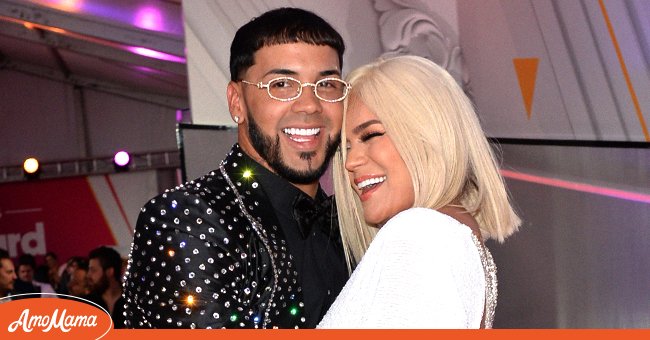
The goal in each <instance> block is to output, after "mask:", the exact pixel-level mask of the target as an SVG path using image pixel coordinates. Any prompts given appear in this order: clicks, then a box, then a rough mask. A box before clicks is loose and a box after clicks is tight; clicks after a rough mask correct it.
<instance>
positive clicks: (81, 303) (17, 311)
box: [0, 294, 113, 340]
mask: <svg viewBox="0 0 650 340" xmlns="http://www.w3.org/2000/svg"><path fill="white" fill-rule="evenodd" d="M43 295H44V296H47V295H46V294H43ZM48 295H51V296H49V297H41V298H25V297H27V296H21V295H14V296H12V297H10V298H11V299H12V300H10V301H7V300H8V299H7V298H3V299H0V338H2V339H3V340H4V339H43V338H45V337H47V339H57V337H58V338H65V339H100V338H102V337H103V336H104V335H106V334H107V333H108V331H109V330H110V329H111V328H113V322H112V320H111V317H110V315H109V314H108V312H107V311H106V310H104V309H103V308H101V307H99V306H98V305H97V304H95V303H93V302H90V301H87V300H84V299H81V298H78V297H74V296H69V295H62V294H48ZM20 297H23V299H17V298H20ZM3 302H4V303H3Z"/></svg>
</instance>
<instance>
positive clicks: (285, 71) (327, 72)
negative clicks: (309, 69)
mask: <svg viewBox="0 0 650 340" xmlns="http://www.w3.org/2000/svg"><path fill="white" fill-rule="evenodd" d="M269 74H277V75H282V76H296V75H298V72H296V71H293V70H290V69H286V68H274V69H272V70H269V71H268V72H266V73H264V75H263V76H262V77H266V76H268V75H269ZM318 74H319V75H320V76H321V77H327V76H341V72H340V71H339V70H336V69H334V70H325V71H320V72H319V73H318Z"/></svg>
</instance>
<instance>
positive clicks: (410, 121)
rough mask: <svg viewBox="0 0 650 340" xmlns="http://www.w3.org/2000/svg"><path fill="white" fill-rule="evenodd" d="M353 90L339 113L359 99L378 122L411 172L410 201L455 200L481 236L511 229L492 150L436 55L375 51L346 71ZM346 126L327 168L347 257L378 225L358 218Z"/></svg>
mask: <svg viewBox="0 0 650 340" xmlns="http://www.w3.org/2000/svg"><path fill="white" fill-rule="evenodd" d="M347 81H348V82H350V84H351V85H352V90H351V92H350V94H349V95H348V97H347V99H346V101H345V113H344V122H345V116H346V115H347V111H348V108H349V107H351V105H352V104H354V103H358V102H361V103H363V104H364V105H365V106H366V107H367V108H368V109H369V110H370V111H371V112H373V113H375V114H376V115H377V117H378V118H379V120H380V121H381V122H382V124H383V125H384V128H385V129H386V132H387V135H388V136H389V137H390V138H391V140H392V141H393V143H394V144H395V148H396V149H397V151H398V152H399V153H400V155H401V157H402V159H403V160H404V162H405V163H406V166H407V168H408V170H409V173H410V175H411V180H412V182H413V188H414V191H415V202H414V207H426V208H431V209H440V208H442V207H444V206H446V205H453V204H454V203H459V202H460V203H461V204H462V205H463V207H464V208H465V209H466V210H467V211H468V212H469V213H470V214H472V216H474V218H475V219H476V220H477V222H478V223H479V226H480V230H481V233H482V235H483V237H484V239H488V238H492V239H496V240H498V241H499V242H503V240H504V239H505V238H506V237H508V236H509V235H511V234H512V233H513V232H515V231H516V230H517V228H518V227H519V224H520V223H521V221H520V220H519V218H518V217H517V214H516V213H515V212H514V210H513V208H512V206H511V204H510V201H509V199H508V193H507V191H506V187H505V184H504V182H503V178H502V177H501V175H500V174H499V169H498V165H497V162H496V158H495V156H494V154H493V151H492V149H491V147H490V145H489V143H488V141H487V138H486V137H485V134H484V133H483V130H482V129H481V126H480V123H479V120H478V117H477V116H476V113H475V112H474V108H473V106H472V103H471V102H470V100H469V98H467V96H466V95H465V93H464V92H463V90H462V89H461V88H460V86H458V84H457V83H456V81H455V80H454V79H453V78H452V77H451V76H450V75H449V73H447V71H445V70H444V69H443V68H441V67H439V66H438V65H436V64H435V63H433V62H431V61H429V60H427V59H424V58H421V57H416V56H399V57H394V58H390V59H379V60H377V61H376V62H373V63H371V64H368V65H365V66H362V67H360V68H358V69H356V70H354V71H353V72H352V73H351V74H350V75H349V76H348V78H347ZM346 138H347V137H346V134H345V127H344V128H343V131H342V132H341V140H342V142H341V146H342V147H341V148H339V150H338V151H337V153H336V155H335V156H334V163H333V175H334V189H335V193H336V204H337V208H338V214H339V223H340V226H341V235H342V238H343V244H344V248H345V253H346V256H347V258H348V265H349V266H353V265H354V264H355V263H358V261H359V260H360V259H361V257H362V256H363V254H364V253H365V251H366V249H368V246H369V245H370V242H371V241H372V239H373V238H374V235H375V233H376V231H377V228H376V226H371V225H368V224H367V223H365V221H364V220H363V210H362V208H361V202H360V201H359V198H358V197H357V195H356V194H355V193H354V191H353V190H352V188H351V187H350V182H349V179H348V173H347V171H346V169H345V159H346V156H347V155H346V153H347V152H346V148H345V145H346Z"/></svg>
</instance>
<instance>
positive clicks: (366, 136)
mask: <svg viewBox="0 0 650 340" xmlns="http://www.w3.org/2000/svg"><path fill="white" fill-rule="evenodd" d="M385 133H386V132H379V131H375V132H368V133H364V134H363V135H361V138H360V140H361V141H362V142H366V141H368V140H370V139H372V138H374V137H380V136H383V135H384V134H385Z"/></svg>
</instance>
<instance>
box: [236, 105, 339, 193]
mask: <svg viewBox="0 0 650 340" xmlns="http://www.w3.org/2000/svg"><path fill="white" fill-rule="evenodd" d="M252 116H253V115H251V114H249V115H248V135H249V137H250V140H251V144H253V148H255V151H257V153H258V154H259V155H260V156H262V158H263V159H264V160H265V161H266V163H268V164H269V166H270V167H271V169H273V170H274V171H275V173H276V174H278V175H279V176H281V177H283V178H285V179H286V180H288V181H289V182H291V183H296V184H311V183H314V182H317V181H318V180H319V179H320V177H321V176H322V175H323V174H324V173H325V171H327V167H328V166H329V163H330V160H331V159H332V157H333V156H334V153H335V152H336V148H337V147H338V146H339V143H340V134H336V136H335V138H334V140H332V138H331V137H328V138H327V149H326V150H325V159H324V160H323V164H321V165H320V166H319V167H317V168H315V169H312V164H311V162H312V158H313V157H314V156H315V155H316V152H303V153H301V154H300V158H301V159H304V160H307V162H308V163H309V169H307V170H304V171H301V170H296V169H292V168H291V167H290V166H289V165H288V164H286V163H285V162H284V159H283V157H282V151H281V150H280V136H276V138H275V140H273V137H271V136H267V135H264V133H263V132H262V130H261V129H260V127H259V125H257V123H256V122H255V120H254V119H253V117H252Z"/></svg>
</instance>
